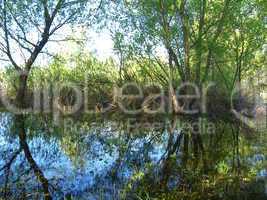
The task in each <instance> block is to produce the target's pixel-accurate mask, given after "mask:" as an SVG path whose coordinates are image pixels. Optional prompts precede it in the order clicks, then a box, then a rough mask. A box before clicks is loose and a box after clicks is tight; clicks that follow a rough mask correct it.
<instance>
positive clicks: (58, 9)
mask: <svg viewBox="0 0 267 200" xmlns="http://www.w3.org/2000/svg"><path fill="white" fill-rule="evenodd" d="M0 2H1V6H0V13H1V14H0V37H1V38H0V52H1V53H2V54H3V55H2V56H3V57H2V60H4V61H7V62H9V63H10V64H11V65H12V67H13V69H14V70H15V71H16V72H17V73H18V74H19V87H18V90H17V95H16V103H17V104H18V106H20V107H23V106H24V105H25V102H24V101H25V100H24V99H25V95H26V91H27V80H28V77H29V75H30V71H31V69H32V67H33V65H34V63H35V61H36V59H37V57H38V56H39V55H40V54H41V53H44V52H45V46H46V45H47V43H48V42H49V41H50V40H52V38H53V36H54V35H55V34H56V33H57V32H58V30H60V29H61V28H62V27H63V26H65V25H68V24H73V23H75V24H79V23H81V22H85V21H84V20H85V19H86V20H89V19H90V18H89V17H94V14H95V12H96V11H97V10H98V8H99V7H100V6H101V2H102V1H97V0H94V1H88V0H78V1H75V0H56V1H55V0H23V1H17V0H1V1H0ZM65 39H66V38H60V40H65ZM19 54H21V55H22V57H23V58H24V62H23V63H19V61H18V59H17V57H18V55H19Z"/></svg>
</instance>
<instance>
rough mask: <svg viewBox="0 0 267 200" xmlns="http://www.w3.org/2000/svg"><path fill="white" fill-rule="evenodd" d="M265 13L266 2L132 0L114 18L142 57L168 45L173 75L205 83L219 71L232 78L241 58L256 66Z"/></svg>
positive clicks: (220, 73) (261, 42)
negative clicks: (256, 55) (256, 54)
mask: <svg viewBox="0 0 267 200" xmlns="http://www.w3.org/2000/svg"><path fill="white" fill-rule="evenodd" d="M265 11H266V8H264V1H262V0H214V1H209V0H154V1H146V0H131V1H120V4H119V6H117V5H116V8H115V12H114V15H113V16H115V17H114V21H115V22H116V24H120V29H118V31H120V33H121V34H122V35H123V36H124V41H123V43H124V44H125V43H128V45H130V46H132V47H133V48H131V49H135V53H137V55H140V54H142V55H144V54H145V55H149V56H151V55H153V57H157V56H156V55H155V52H156V51H157V49H159V48H164V49H165V52H166V54H167V59H166V60H168V62H166V65H167V66H168V68H169V69H170V75H169V76H170V77H169V78H170V79H172V78H174V79H179V80H180V81H181V82H188V81H190V82H194V83H196V84H197V85H198V86H202V85H203V84H205V83H206V82H208V81H210V80H215V78H214V74H216V73H218V74H219V75H218V76H220V77H221V76H222V77H224V76H228V75H229V74H226V73H230V75H229V77H232V76H231V74H232V73H235V71H236V67H235V66H236V65H237V64H236V62H238V65H240V63H242V65H244V66H245V65H246V66H248V65H249V64H250V65H251V63H252V62H253V59H254V56H255V52H257V51H260V49H261V48H262V46H263V44H264V41H265V40H266V38H265V36H266V35H265V33H264V30H265V28H264V23H265V22H266V18H264V12H265ZM238 31H239V33H240V37H239V38H237V35H236V34H237V32H238ZM265 42H266V41H265ZM242 45H243V50H242V49H241V48H242ZM237 51H239V52H238V53H237ZM241 51H242V52H241ZM237 54H238V55H237ZM237 57H239V58H237ZM237 59H238V61H237ZM238 68H240V67H238ZM243 69H244V70H245V67H244V68H243ZM239 71H240V70H239ZM174 72H178V74H179V77H174V76H175V74H177V73H174ZM232 78H233V79H235V78H234V77H232ZM220 80H221V78H220ZM232 81H234V80H232Z"/></svg>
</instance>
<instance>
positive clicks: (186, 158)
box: [0, 113, 266, 199]
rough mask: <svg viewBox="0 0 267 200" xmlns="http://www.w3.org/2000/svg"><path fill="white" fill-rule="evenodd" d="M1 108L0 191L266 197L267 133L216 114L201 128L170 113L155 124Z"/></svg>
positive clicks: (5, 194) (10, 194) (56, 195)
mask: <svg viewBox="0 0 267 200" xmlns="http://www.w3.org/2000/svg"><path fill="white" fill-rule="evenodd" d="M1 115H2V116H1V119H2V121H1V131H0V147H1V150H0V153H1V159H0V170H1V172H0V188H1V191H0V192H1V193H0V197H1V198H5V199H43V198H44V199H52V197H53V199H62V198H64V197H65V198H71V197H73V199H99V198H102V199H137V198H138V197H140V198H143V199H145V198H146V197H147V196H150V197H151V198H153V197H158V198H159V199H164V198H165V199H171V197H172V198H183V199H203V198H206V199H233V198H235V199H244V198H248V199H249V198H250V197H252V196H253V197H255V198H257V199H265V198H266V196H265V194H264V179H265V178H266V170H265V171H264V168H265V167H266V147H265V145H264V142H265V141H264V140H266V137H265V136H264V134H263V135H259V134H257V133H250V134H244V130H243V129H242V128H240V127H237V126H236V124H230V123H223V122H221V121H220V122H217V123H216V125H215V127H216V130H215V133H214V134H208V133H207V132H205V130H204V132H203V130H202V129H201V130H199V129H198V127H195V128H194V130H192V129H190V128H183V129H181V128H179V125H180V124H181V123H180V121H181V119H179V118H175V117H173V118H171V119H168V120H166V119H162V118H159V119H156V121H158V122H160V124H161V126H157V127H156V128H155V127H154V128H150V127H148V126H144V124H147V122H148V121H149V119H143V120H142V119H141V118H138V120H137V121H138V123H139V124H141V125H139V126H138V128H136V129H135V128H134V126H130V127H131V128H130V129H129V127H128V126H129V124H128V123H126V122H125V121H127V120H126V119H124V120H123V121H120V120H119V119H118V118H116V121H113V120H112V118H110V119H109V120H106V121H104V122H103V121H102V120H100V121H99V120H96V119H94V117H93V118H92V117H90V116H84V119H82V120H80V121H79V122H78V121H77V122H75V125H76V128H73V129H72V128H66V127H63V125H61V126H54V125H53V120H51V119H50V118H49V117H47V116H33V115H31V116H11V115H9V114H7V113H3V114H1ZM92 119H93V121H94V123H93V122H92ZM152 121H155V119H153V120H152ZM185 121H186V122H187V123H189V124H190V123H195V119H187V120H185ZM133 123H134V124H135V123H136V121H135V122H133ZM202 123H206V122H205V121H204V122H202ZM69 127H71V126H69Z"/></svg>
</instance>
